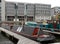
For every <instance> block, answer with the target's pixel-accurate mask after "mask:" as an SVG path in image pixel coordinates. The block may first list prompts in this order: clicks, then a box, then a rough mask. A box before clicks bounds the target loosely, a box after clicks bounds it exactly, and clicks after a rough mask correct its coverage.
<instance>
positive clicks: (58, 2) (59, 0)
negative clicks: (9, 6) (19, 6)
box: [6, 0, 60, 7]
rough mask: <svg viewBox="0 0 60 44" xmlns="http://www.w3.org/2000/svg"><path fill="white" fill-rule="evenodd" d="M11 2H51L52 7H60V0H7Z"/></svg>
mask: <svg viewBox="0 0 60 44" xmlns="http://www.w3.org/2000/svg"><path fill="white" fill-rule="evenodd" d="M6 1H9V2H24V3H39V4H41V3H42V4H51V7H55V6H58V7H60V0H6Z"/></svg>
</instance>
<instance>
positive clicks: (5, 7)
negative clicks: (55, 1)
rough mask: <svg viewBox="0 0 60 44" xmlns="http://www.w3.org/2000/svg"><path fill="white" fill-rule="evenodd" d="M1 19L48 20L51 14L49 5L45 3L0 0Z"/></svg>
mask: <svg viewBox="0 0 60 44" xmlns="http://www.w3.org/2000/svg"><path fill="white" fill-rule="evenodd" d="M1 5H2V6H1V8H2V12H1V13H2V14H1V17H0V19H1V20H2V21H14V19H17V21H24V20H25V19H26V18H27V19H26V20H27V21H37V20H38V21H39V20H41V19H43V20H49V19H50V16H51V5H47V4H32V3H18V2H6V1H4V0H3V1H2V4H1Z"/></svg>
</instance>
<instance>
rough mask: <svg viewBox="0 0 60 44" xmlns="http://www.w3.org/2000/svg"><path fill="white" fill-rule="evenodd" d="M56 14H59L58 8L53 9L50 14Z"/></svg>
mask: <svg viewBox="0 0 60 44" xmlns="http://www.w3.org/2000/svg"><path fill="white" fill-rule="evenodd" d="M58 13H60V7H53V8H52V12H51V14H52V15H57V14H58Z"/></svg>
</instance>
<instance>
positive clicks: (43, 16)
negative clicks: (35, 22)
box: [35, 4, 51, 20]
mask: <svg viewBox="0 0 60 44" xmlns="http://www.w3.org/2000/svg"><path fill="white" fill-rule="evenodd" d="M35 7H36V8H35V10H36V11H35V15H36V16H35V17H36V19H39V20H50V19H51V17H50V16H51V5H47V4H35Z"/></svg>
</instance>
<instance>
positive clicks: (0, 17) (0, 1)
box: [0, 0, 5, 21]
mask: <svg viewBox="0 0 60 44" xmlns="http://www.w3.org/2000/svg"><path fill="white" fill-rule="evenodd" d="M0 21H5V1H4V0H0Z"/></svg>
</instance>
